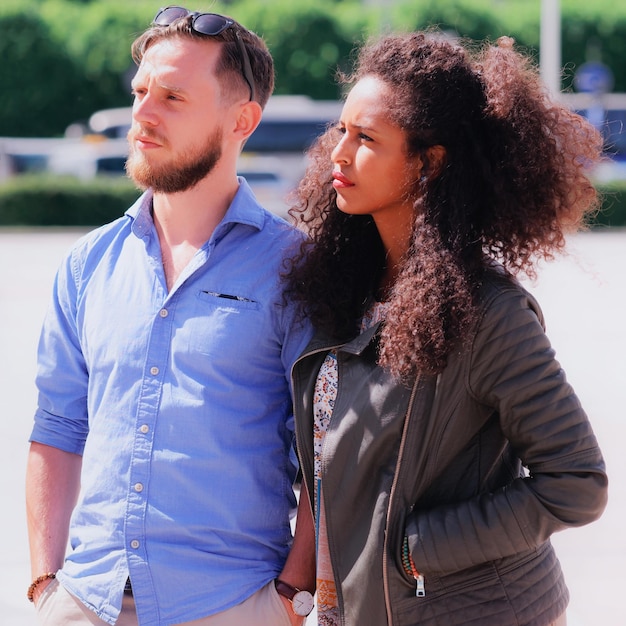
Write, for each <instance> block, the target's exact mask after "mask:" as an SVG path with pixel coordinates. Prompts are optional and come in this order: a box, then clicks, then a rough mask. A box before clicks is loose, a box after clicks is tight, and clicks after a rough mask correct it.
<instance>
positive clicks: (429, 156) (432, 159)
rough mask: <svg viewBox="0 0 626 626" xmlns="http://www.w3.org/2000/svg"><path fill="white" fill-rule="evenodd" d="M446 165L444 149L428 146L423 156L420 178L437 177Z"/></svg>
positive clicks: (437, 146)
mask: <svg viewBox="0 0 626 626" xmlns="http://www.w3.org/2000/svg"><path fill="white" fill-rule="evenodd" d="M445 164H446V149H445V148H444V147H443V146H440V145H436V146H430V147H429V148H427V150H426V154H425V155H424V163H423V169H422V176H428V177H429V178H431V177H435V178H436V177H437V176H439V174H441V170H443V168H444V165H445Z"/></svg>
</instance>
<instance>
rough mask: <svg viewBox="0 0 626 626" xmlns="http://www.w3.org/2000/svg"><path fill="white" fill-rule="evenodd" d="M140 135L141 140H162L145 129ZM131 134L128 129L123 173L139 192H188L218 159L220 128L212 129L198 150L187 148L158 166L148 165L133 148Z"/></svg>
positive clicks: (140, 153) (191, 147)
mask: <svg viewBox="0 0 626 626" xmlns="http://www.w3.org/2000/svg"><path fill="white" fill-rule="evenodd" d="M141 134H142V135H143V136H144V137H147V138H155V139H157V138H158V139H159V141H162V139H161V138H159V137H157V135H156V133H150V132H149V131H146V130H145V129H144V130H143V131H142V133H141ZM132 135H133V131H132V130H131V131H130V132H129V143H130V154H129V157H128V160H127V161H126V174H127V176H128V177H129V178H131V179H132V180H133V181H134V183H135V184H136V185H137V186H138V187H139V188H140V189H148V188H149V187H150V188H151V189H152V190H153V191H155V192H159V193H178V192H180V191H186V190H187V189H191V188H192V187H193V186H195V185H196V184H197V183H199V182H200V181H201V180H202V179H203V178H204V177H205V176H206V175H207V174H209V172H211V171H212V170H213V168H214V167H215V166H216V165H217V163H218V161H219V160H220V158H221V156H222V149H221V141H222V129H221V128H216V129H215V132H214V133H213V134H212V135H211V136H210V137H209V138H208V139H207V141H206V142H205V143H204V145H203V146H201V147H199V148H198V147H197V146H189V148H188V149H186V150H185V152H184V153H183V154H182V155H177V156H175V157H173V159H172V160H170V161H169V162H167V163H161V164H160V165H153V164H151V163H150V162H149V160H148V158H146V156H145V155H144V154H143V153H142V152H141V151H140V150H138V149H137V148H134V147H133V142H132Z"/></svg>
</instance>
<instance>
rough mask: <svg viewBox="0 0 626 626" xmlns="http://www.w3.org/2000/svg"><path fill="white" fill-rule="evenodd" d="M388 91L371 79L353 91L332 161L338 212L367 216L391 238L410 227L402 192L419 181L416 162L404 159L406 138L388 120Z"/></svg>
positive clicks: (407, 203)
mask: <svg viewBox="0 0 626 626" xmlns="http://www.w3.org/2000/svg"><path fill="white" fill-rule="evenodd" d="M389 88H390V87H388V86H387V84H386V83H384V82H383V81H382V80H380V79H379V78H376V77H373V76H366V77H364V78H362V79H361V80H360V81H359V82H358V83H357V84H356V85H355V86H354V87H353V88H352V90H351V91H350V94H349V95H348V98H347V99H346V103H345V105H344V107H343V111H342V114H341V120H340V122H339V126H338V130H339V135H338V137H339V140H338V143H337V145H336V146H335V148H334V150H333V152H332V155H331V158H332V161H333V164H334V169H333V179H334V180H333V187H334V188H335V191H336V192H337V206H338V207H339V209H340V210H341V211H343V212H344V213H349V214H353V215H371V216H372V217H373V219H374V221H375V222H376V225H377V227H378V229H379V231H382V230H389V229H392V231H391V232H393V229H398V228H402V229H404V228H406V225H407V224H411V223H412V213H413V203H412V201H411V200H408V199H407V191H408V190H409V189H410V188H411V187H412V186H413V185H414V184H415V181H416V179H418V178H419V175H420V169H421V160H420V159H419V157H412V158H409V157H408V156H407V154H406V141H405V133H404V131H403V130H402V129H401V128H400V127H399V126H396V125H395V124H393V123H392V122H391V121H390V119H389V116H388V114H387V111H386V105H385V102H386V97H385V96H386V94H387V90H388V89H389ZM395 232H396V233H398V232H404V233H406V232H407V231H406V230H400V231H398V230H395ZM409 232H410V226H409ZM381 234H382V232H381Z"/></svg>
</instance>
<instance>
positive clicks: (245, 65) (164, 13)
mask: <svg viewBox="0 0 626 626" xmlns="http://www.w3.org/2000/svg"><path fill="white" fill-rule="evenodd" d="M189 15H191V16H192V20H191V28H192V29H193V30H194V31H195V32H196V33H200V34H201V35H208V36H209V37H215V36H216V35H219V34H220V33H222V32H224V31H225V30H226V29H227V28H230V27H231V26H234V25H235V21H234V20H231V19H230V18H229V17H225V16H224V15H218V14H217V13H198V12H197V11H188V10H187V9H185V8H184V7H177V6H170V7H165V8H164V9H160V10H159V12H158V13H157V14H156V17H155V18H154V20H153V21H152V25H153V26H169V25H170V24H172V23H173V22H175V21H176V20H178V19H180V18H182V17H187V16H189ZM234 31H235V39H236V41H237V46H238V47H239V54H240V56H241V66H242V69H243V77H244V79H245V81H246V83H248V87H249V88H250V101H253V100H254V99H255V96H256V93H255V89H254V77H253V76H252V67H251V66H250V57H249V56H248V51H247V50H246V46H245V45H244V43H243V41H242V40H241V36H240V35H239V31H238V30H237V28H235V29H234Z"/></svg>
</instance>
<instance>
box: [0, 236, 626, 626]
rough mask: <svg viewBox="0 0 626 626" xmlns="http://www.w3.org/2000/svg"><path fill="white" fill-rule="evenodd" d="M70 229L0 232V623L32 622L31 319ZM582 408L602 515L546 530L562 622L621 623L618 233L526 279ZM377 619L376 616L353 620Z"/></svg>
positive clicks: (625, 244)
mask: <svg viewBox="0 0 626 626" xmlns="http://www.w3.org/2000/svg"><path fill="white" fill-rule="evenodd" d="M80 232H81V231H68V230H61V231H57V230H45V231H32V230H30V231H11V230H8V231H1V230H0V305H1V306H0V470H1V471H0V494H2V498H3V500H4V502H5V505H4V506H3V507H2V509H3V510H2V513H1V514H2V526H1V529H2V532H1V533H0V625H1V626H34V624H35V622H34V619H33V612H32V607H31V606H30V605H29V603H28V602H27V600H26V597H25V591H26V587H27V586H28V584H29V583H30V573H29V567H28V551H27V541H26V532H25V522H24V504H23V484H24V466H25V458H26V451H27V439H28V434H29V431H30V422H31V416H32V412H33V409H34V406H35V401H36V398H35V392H34V388H33V384H32V379H33V376H34V370H35V348H36V342H37V336H38V332H39V325H40V323H41V318H42V316H43V313H44V310H45V306H46V302H47V298H48V294H49V293H50V287H51V283H52V279H53V275H54V271H55V269H56V265H57V263H58V262H59V260H60V258H61V256H62V254H63V253H64V252H65V251H66V250H67V248H68V247H69V246H70V244H71V243H72V242H73V241H74V240H75V239H76V238H77V237H78V236H79V234H80ZM528 286H529V288H530V289H531V291H533V292H534V293H536V295H537V296H538V298H539V301H540V303H541V304H542V307H543V309H544V313H545V315H546V319H547V323H548V334H549V335H550V337H551V339H552V343H553V344H554V346H555V348H556V350H557V354H558V356H559V360H560V361H561V363H562V365H563V367H564V369H565V370H566V372H567V373H568V377H569V379H570V381H571V382H572V384H573V385H574V387H575V388H576V390H577V392H578V394H579V396H580V398H581V401H582V403H583V405H584V406H585V408H586V409H587V411H588V413H589V414H590V416H591V419H592V422H593V424H594V427H595V430H596V433H597V436H598V439H599V440H600V443H601V445H602V448H603V451H604V454H605V457H606V460H607V466H608V471H609V475H610V478H611V491H610V502H609V506H608V508H607V510H606V513H605V514H604V516H603V517H602V519H601V520H600V521H598V522H596V523H595V524H592V525H590V526H587V527H585V528H581V529H573V530H568V531H566V532H564V533H561V534H559V535H557V536H556V537H555V538H554V543H555V545H556V547H557V551H558V553H559V556H560V559H561V562H562V564H563V568H564V570H565V575H566V578H567V582H568V585H569V588H570V591H571V594H572V601H571V605H570V609H569V611H568V619H569V626H597V625H599V624H602V625H603V626H624V624H626V609H625V608H624V598H623V597H622V596H621V594H622V593H624V589H625V588H626V568H625V567H624V561H625V559H626V533H625V532H624V531H623V525H624V519H625V517H626V453H625V452H624V449H623V448H624V442H625V440H626V410H625V407H626V314H625V311H626V231H611V232H604V233H585V234H582V235H577V236H576V237H573V238H572V239H571V241H570V256H569V257H566V258H563V259H560V260H558V261H556V262H554V263H552V264H547V265H545V266H544V267H543V268H542V269H541V272H540V279H539V281H538V282H537V283H536V284H529V285H528ZM363 626H376V625H363Z"/></svg>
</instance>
